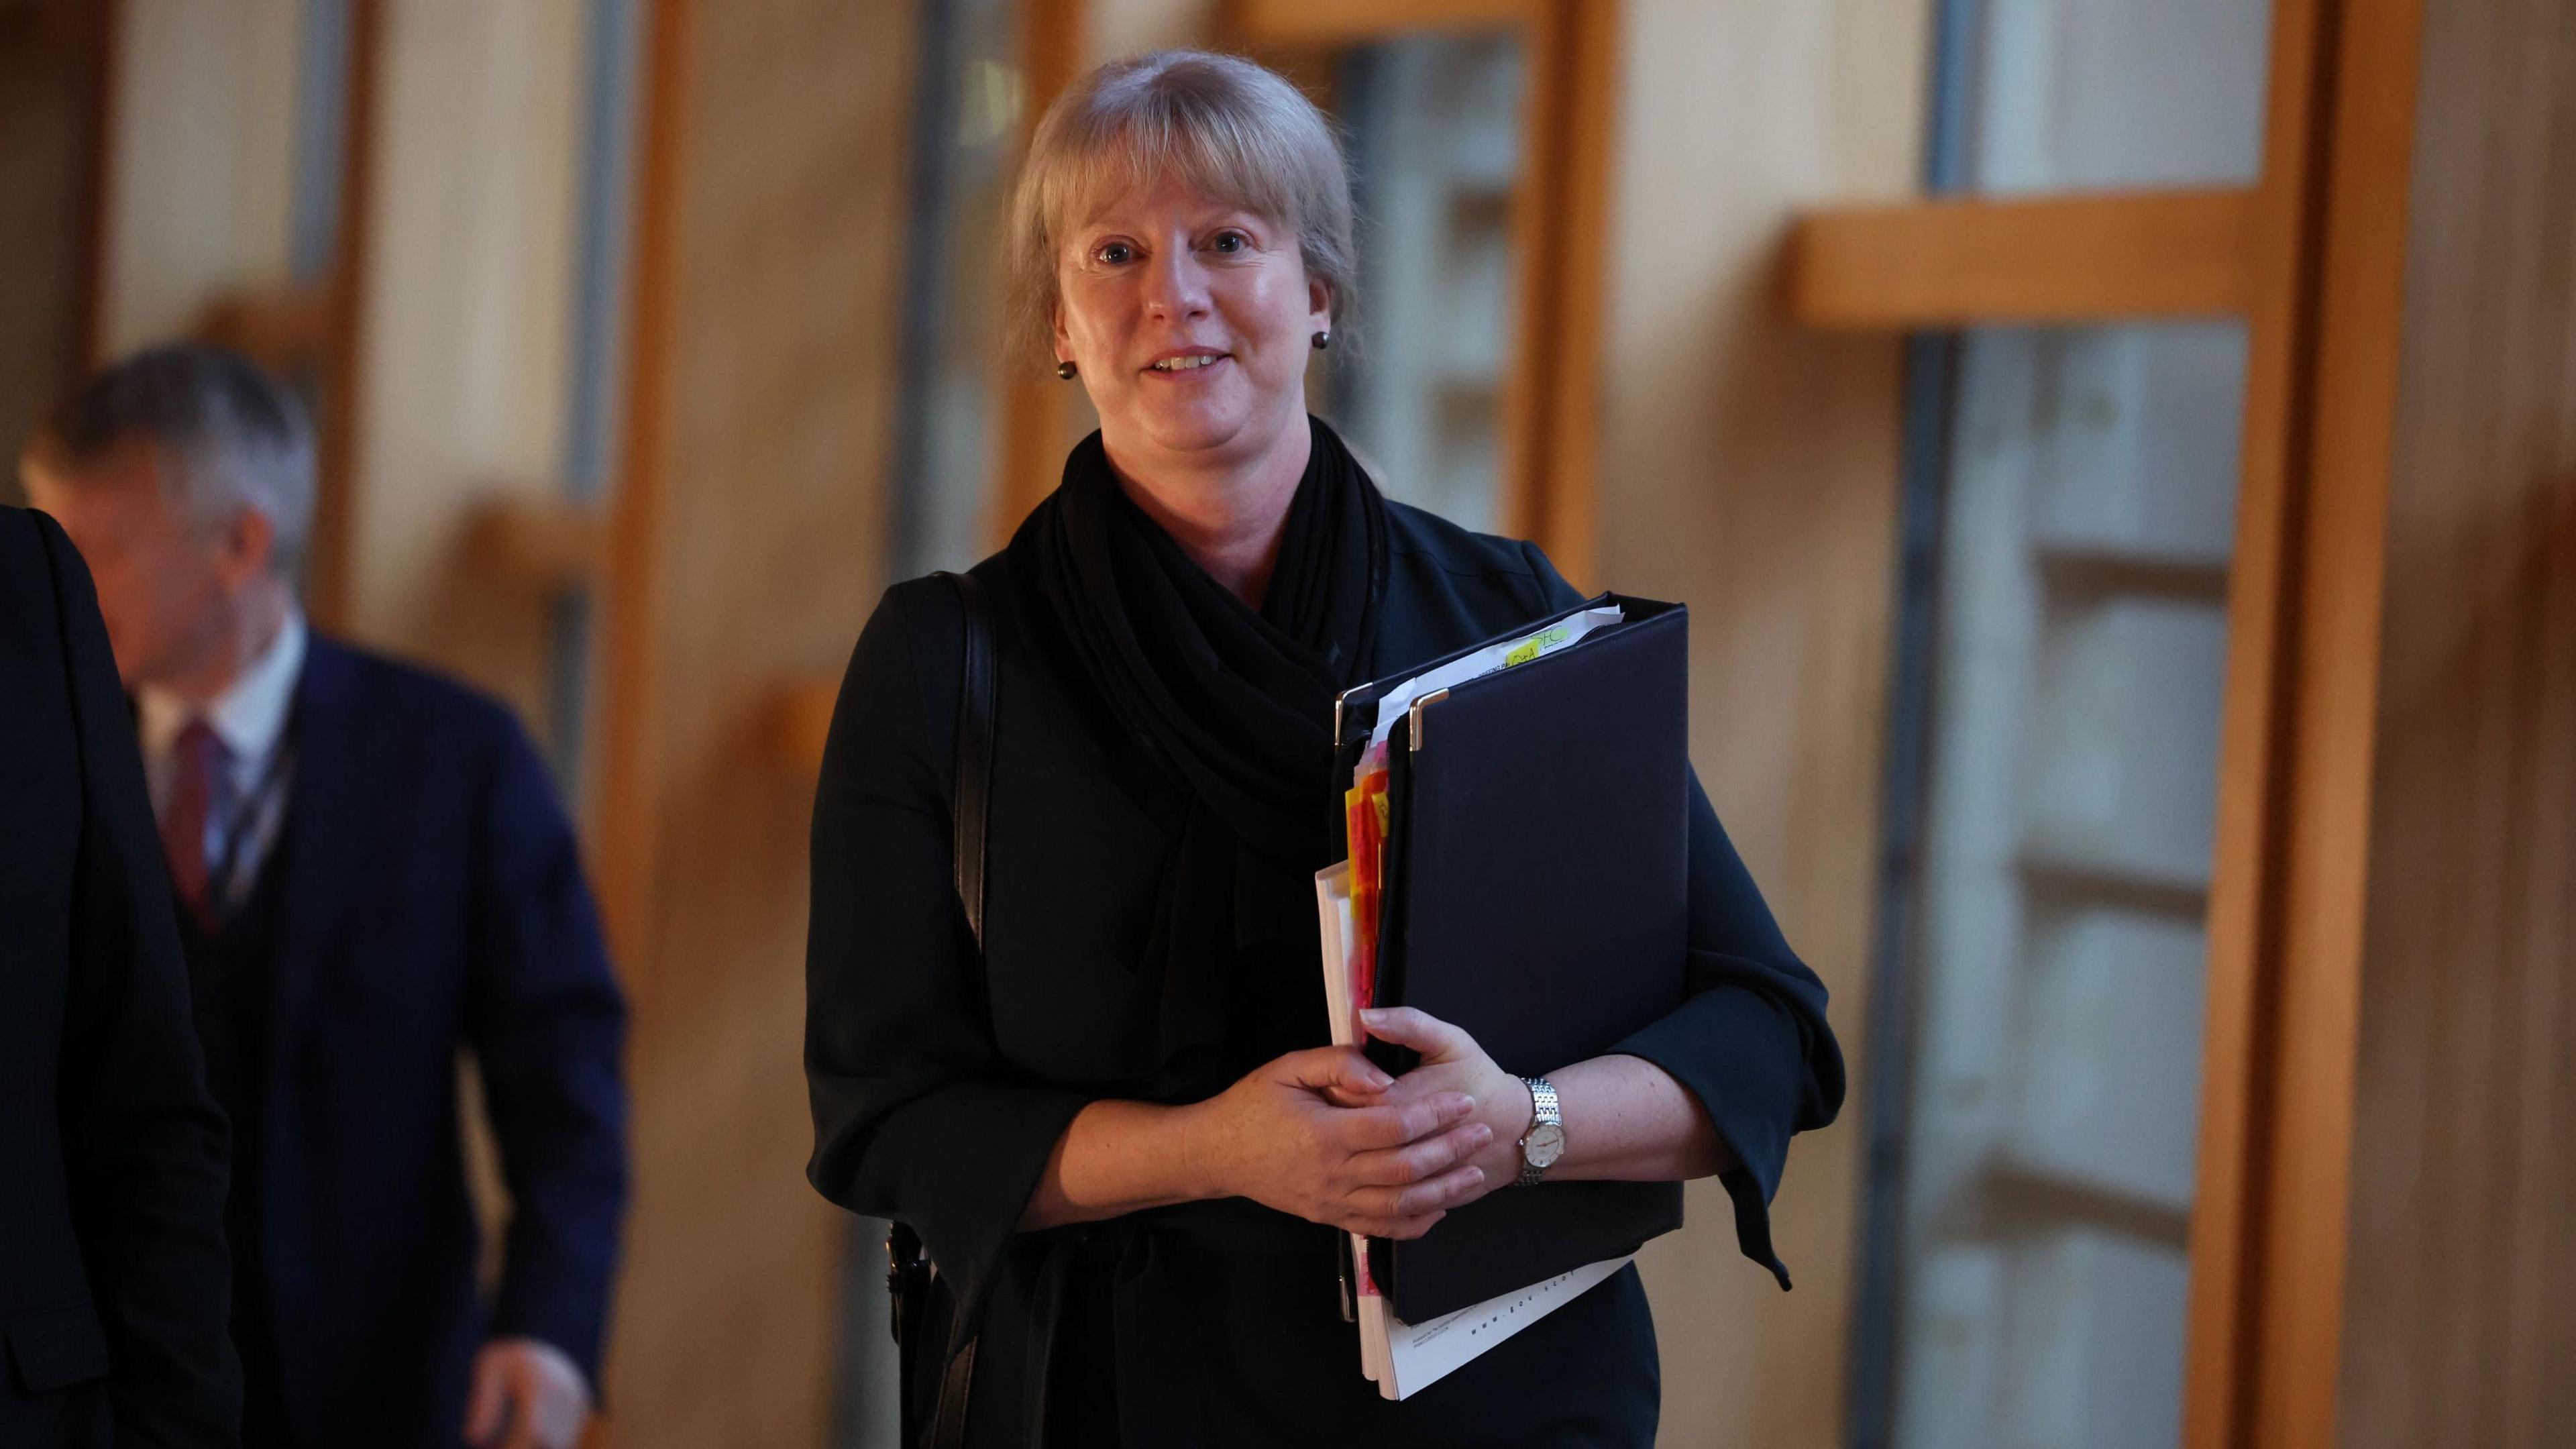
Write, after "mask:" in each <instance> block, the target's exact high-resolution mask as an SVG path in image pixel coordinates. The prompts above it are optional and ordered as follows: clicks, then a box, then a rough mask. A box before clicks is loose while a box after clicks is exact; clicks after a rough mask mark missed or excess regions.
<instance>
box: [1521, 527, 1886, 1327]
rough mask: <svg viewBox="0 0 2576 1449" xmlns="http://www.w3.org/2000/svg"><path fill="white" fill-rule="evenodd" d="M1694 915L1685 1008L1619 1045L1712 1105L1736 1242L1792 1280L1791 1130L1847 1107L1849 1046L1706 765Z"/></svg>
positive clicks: (1698, 817)
mask: <svg viewBox="0 0 2576 1449" xmlns="http://www.w3.org/2000/svg"><path fill="white" fill-rule="evenodd" d="M1526 550H1527V553H1528V555H1529V559H1530V563H1531V566H1532V568H1533V569H1534V570H1535V571H1536V572H1537V575H1538V577H1539V580H1540V582H1541V585H1542V587H1543V589H1544V591H1545V593H1546V598H1545V600H1544V601H1543V602H1544V606H1545V608H1546V609H1548V610H1551V611H1552V610H1555V609H1562V608H1571V607H1572V606H1574V605H1576V604H1579V603H1581V602H1583V596H1582V595H1580V594H1578V593H1576V592H1575V590H1574V587H1573V586H1572V585H1571V584H1568V583H1567V582H1566V581H1565V580H1564V578H1562V577H1561V576H1560V575H1558V573H1557V572H1556V569H1555V568H1554V566H1553V565H1551V564H1549V563H1548V561H1547V559H1546V557H1545V556H1544V555H1542V554H1541V553H1540V552H1539V550H1538V548H1537V546H1536V545H1534V544H1533V545H1527V546H1526ZM1689 915H1690V922H1689V938H1688V939H1689V945H1688V947H1687V950H1688V953H1689V955H1688V959H1687V960H1686V961H1685V962H1684V963H1683V968H1682V970H1683V991H1684V992H1685V998H1684V1000H1683V1002H1682V1004H1681V1006H1680V1007H1679V1008H1678V1009H1676V1010H1675V1011H1674V1012H1673V1013H1672V1014H1671V1015H1669V1016H1667V1017H1665V1018H1664V1019H1663V1020H1661V1021H1658V1022H1655V1023H1654V1024H1653V1025H1651V1026H1648V1027H1646V1028H1645V1029H1644V1030H1642V1031H1639V1032H1636V1033H1634V1034H1633V1035H1631V1036H1629V1037H1628V1038H1627V1039H1626V1040H1624V1041H1622V1042H1620V1043H1619V1044H1618V1045H1617V1046H1615V1047H1612V1048H1611V1051H1612V1052H1614V1053H1616V1054H1619V1055H1623V1056H1634V1057H1643V1058H1644V1059H1645V1060H1647V1061H1650V1062H1653V1063H1654V1064H1655V1065H1656V1066H1658V1067H1661V1068H1663V1069H1664V1071H1666V1072H1667V1073H1669V1074H1671V1076H1672V1078H1673V1080H1675V1081H1677V1082H1679V1083H1681V1084H1682V1086H1683V1087H1684V1088H1686V1089H1687V1090H1688V1091H1689V1092H1690V1093H1691V1095H1692V1096H1694V1097H1696V1098H1698V1099H1699V1102H1700V1105H1701V1106H1702V1107H1704V1108H1706V1109H1707V1111H1708V1116H1709V1121H1710V1122H1711V1123H1712V1124H1713V1125H1714V1126H1715V1127H1716V1129H1717V1135H1718V1137H1719V1139H1720V1140H1721V1141H1723V1142H1724V1143H1725V1144H1726V1146H1727V1149H1728V1150H1729V1151H1731V1152H1732V1153H1734V1155H1735V1158H1736V1161H1737V1163H1738V1165H1737V1166H1735V1167H1733V1168H1730V1169H1728V1170H1727V1171H1726V1172H1725V1173H1724V1174H1723V1175H1722V1176H1721V1177H1720V1179H1719V1180H1720V1181H1721V1182H1722V1183H1723V1184H1724V1185H1725V1187H1726V1192H1727V1196H1728V1197H1729V1198H1731V1199H1732V1200H1733V1201H1734V1204H1735V1234H1736V1243H1737V1245H1738V1246H1739V1247H1741V1248H1742V1249H1743V1251H1744V1255H1745V1256H1746V1257H1748V1258H1751V1259H1752V1260H1753V1261H1755V1262H1757V1263H1760V1264H1761V1265H1763V1266H1764V1267H1766V1268H1769V1269H1770V1270H1771V1272H1772V1275H1773V1276H1774V1277H1776V1278H1778V1279H1779V1281H1780V1286H1781V1287H1782V1288H1786V1287H1788V1286H1789V1270H1788V1269H1787V1268H1786V1267H1785V1266H1783V1265H1782V1263H1781V1262H1780V1257H1779V1254H1778V1253H1776V1252H1774V1251H1773V1249H1772V1246H1771V1198H1772V1195H1773V1194H1774V1193H1776V1192H1778V1191H1779V1188H1780V1173H1781V1170H1782V1169H1783V1168H1784V1167H1785V1166H1786V1165H1787V1163H1788V1159H1789V1138H1790V1136H1791V1135H1792V1134H1793V1133H1798V1132H1807V1131H1812V1130H1814V1129H1815V1128H1818V1127H1822V1126H1824V1125H1826V1124H1827V1123H1829V1122H1831V1121H1833V1120H1834V1115H1835V1113H1837V1112H1839V1111H1840V1110H1841V1109H1842V1101H1843V1058H1842V1048H1841V1047H1840V1046H1839V1045H1838V1044H1837V1043H1836V1042H1835V1040H1834V1032H1833V1028H1832V1027H1831V1026H1829V1025H1827V1024H1826V1022H1825V986H1824V983H1823V982H1822V981H1820V980H1818V979H1817V978H1816V973H1815V972H1813V971H1811V970H1809V969H1807V966H1806V964H1805V963H1804V962H1802V961H1800V960H1799V959H1798V957H1797V955H1796V953H1794V952H1792V951H1791V950H1790V949H1789V943H1788V941H1787V940H1786V939H1785V938H1783V937H1782V935H1781V934H1780V927H1779V924H1778V922H1776V921H1775V920H1773V919H1772V915H1771V908H1770V907H1769V906H1768V905H1766V904H1764V902H1763V899H1762V892H1761V889H1760V888H1759V887H1758V886H1756V885H1755V884H1754V883H1753V876H1752V873H1751V872H1750V871H1747V870H1746V869H1745V868H1744V862H1743V860H1742V859H1741V858H1740V857H1738V856H1737V855H1736V853H1735V846H1734V845H1733V843H1732V842H1730V841H1729V840H1728V839H1727V838H1726V830H1725V828H1724V827H1723V826H1721V825H1719V824H1718V820H1717V811H1716V809H1715V808H1714V807H1713V806H1711V805H1710V804H1709V800H1708V794H1707V792H1706V791H1704V790H1702V789H1701V788H1700V783H1699V772H1698V771H1696V770H1694V771H1692V772H1691V779H1690V905H1689Z"/></svg>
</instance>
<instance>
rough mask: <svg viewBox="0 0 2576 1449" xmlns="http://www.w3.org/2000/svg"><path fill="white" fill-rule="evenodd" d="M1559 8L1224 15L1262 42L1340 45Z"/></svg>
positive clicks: (1372, 5) (1294, 5)
mask: <svg viewBox="0 0 2576 1449" xmlns="http://www.w3.org/2000/svg"><path fill="white" fill-rule="evenodd" d="M1592 3H1595V0H1579V4H1582V5H1590V4H1592ZM1557 8H1560V7H1559V5H1558V4H1557V3H1556V0H1241V3H1239V4H1235V5H1231V6H1227V7H1224V10H1225V15H1224V20H1225V24H1226V26H1227V28H1228V29H1229V30H1230V31H1231V32H1232V33H1234V34H1237V35H1243V36H1248V37H1251V38H1252V39H1255V40H1257V41H1259V42H1260V43H1261V44H1263V45H1279V46H1334V47H1338V46H1345V45H1366V44H1369V43H1370V42H1372V41H1380V40H1393V39H1395V38H1397V37H1399V36H1405V35H1421V34H1425V33H1428V32H1433V31H1443V30H1496V29H1501V28H1504V27H1509V26H1519V25H1526V24H1533V23H1536V22H1537V21H1539V20H1541V19H1543V18H1545V17H1546V14H1547V12H1548V11H1550V10H1553V9H1557ZM1604 8H1608V7H1607V5H1606V4H1605V6H1604Z"/></svg>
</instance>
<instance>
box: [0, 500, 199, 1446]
mask: <svg viewBox="0 0 2576 1449" xmlns="http://www.w3.org/2000/svg"><path fill="white" fill-rule="evenodd" d="M224 1154H225V1127H224V1118H223V1114H222V1113H221V1112H220V1111H218V1110H216V1107H215V1103H214V1099H213V1098H212V1097H211V1096H209V1095H208V1094H207V1091H206V1085H205V1074H204V1068H203V1065H202V1063H201V1061H200V1059H199V1053H198V1050H197V1040H196V1035H195V1033H194V1032H193V1031H192V1030H191V1029H190V1025H189V1001H188V983H187V976H186V972H185V968H184V967H183V966H182V965H181V962H180V955H179V940H178V935H177V931H176V927H175V920H174V918H173V916H172V915H171V907H170V888H169V883H168V880H167V878H166V877H165V876H164V875H163V871H162V865H161V847H160V843H159V840H158V837H157V836H156V835H155V833H154V831H153V827H152V807H151V805H150V803H149V802H148V800H147V799H146V797H145V795H144V788H143V769H142V764H141V761H140V760H139V758H138V757H137V756H136V754H135V749H134V725H133V721H132V719H131V718H130V717H129V716H128V715H127V713H126V708H125V699H124V696H123V695H121V694H120V693H119V692H118V690H117V681H116V660H115V657H114V656H113V655H111V654H110V653H109V652H108V643H107V630H106V627H105V626H104V625H102V624H101V623H100V622H99V614H98V599H97V596H96V595H95V594H94V593H93V592H92V590H91V588H90V581H89V571H88V570H87V569H86V568H84V567H82V565H81V561H80V556H79V555H78V554H77V553H75V552H74V551H73V550H72V546H71V542H70V540H68V539H66V538H65V537H64V536H63V532H62V530H61V529H60V528H58V527H57V526H55V524H54V521H53V520H52V519H50V518H47V517H45V516H44V515H42V514H38V513H29V512H26V511H24V510H21V509H16V508H0V1339H5V1340H6V1344H5V1349H0V1355H5V1359H6V1362H5V1364H0V1444H6V1445H10V1446H13V1449H15V1446H20V1445H25V1446H30V1449H35V1446H51V1445H61V1446H71V1445H93V1444H108V1443H116V1444H124V1445H187V1446H191V1449H195V1446H203V1445H229V1444H232V1443H234V1442H235V1434H236V1427H237V1424H238V1421H239V1418H240V1414H241V1383H240V1377H239V1370H238V1369H237V1368H236V1366H235V1363H234V1359H233V1350H232V1343H231V1340H230V1339H229V1338H228V1337H226V1332H225V1330H226V1319H227V1316H228V1312H229V1307H230V1302H231V1298H230V1285H231V1281H232V1280H231V1264H230V1261H229V1259H228V1258H227V1257H226V1255H225V1250H224V1236H223V1222H224V1187H225V1161H224Z"/></svg>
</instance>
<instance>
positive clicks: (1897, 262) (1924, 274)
mask: <svg viewBox="0 0 2576 1449" xmlns="http://www.w3.org/2000/svg"><path fill="white" fill-rule="evenodd" d="M2255 218H2256V205H2255V193H2254V192H2253V190H2251V189H2250V188H2228V189H2220V190H2207V191H2165V192H2135V193H2119V194H2107V195H2099V196H2068V197H2049V198H2045V199H2033V200H2025V201H1994V200H1973V201H1919V202H1913V203H1909V204H1905V205H1898V206H1867V207H1845V208H1837V209H1833V210H1827V211H1819V212H1813V213H1810V214H1809V215H1807V216H1806V217H1804V218H1802V219H1800V220H1799V221H1798V223H1797V224H1796V226H1795V227H1794V228H1792V230H1791V231H1790V233H1789V238H1788V256H1787V264H1788V276H1789V297H1788V304H1789V311H1790V315H1791V316H1793V317H1794V318H1796V319H1797V320H1798V321H1799V322H1800V323H1802V324H1804V325H1807V326H1810V327H1831V328H1847V329H1877V330H1889V331H1893V330H1912V329H1918V328H1947V327H1963V326H1973V325H1977V324H1980V323H2009V322H2025V323H2049V324H2064V323H2073V322H2108V321H2117V320H2123V319H2128V318H2143V317H2195V316H2198V317H2215V316H2232V315H2238V314H2241V313H2243V312H2244V311H2245V310H2246V308H2247V306H2248V304H2249V302H2250V300H2251V298H2252V295H2253V278H2254V273H2255V254H2254V237H2255Z"/></svg>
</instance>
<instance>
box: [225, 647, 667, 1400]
mask: <svg viewBox="0 0 2576 1449" xmlns="http://www.w3.org/2000/svg"><path fill="white" fill-rule="evenodd" d="M288 728H289V730H290V731H291V732H292V733H291V735H290V737H289V738H290V740H291V743H292V747H293V749H294V751H295V765H294V771H295V773H294V777H293V783H292V788H291V793H290V794H289V796H288V799H287V806H286V821H285V827H284V829H283V831H282V832H281V833H280V835H279V838H278V843H277V847H276V849H275V851H274V853H273V854H272V855H271V857H270V859H269V860H268V861H267V862H266V863H264V864H263V865H262V866H261V867H260V870H261V871H262V873H263V875H265V874H266V873H267V872H272V871H282V872H284V874H283V876H282V878H281V879H280V880H279V881H278V884H279V886H280V887H281V888H282V894H281V896H280V910H281V911H282V916H283V918H282V920H281V921H280V923H279V928H278V929H279V937H278V950H277V956H276V958H275V961H274V983H275V1001H274V1011H273V1014H272V1016H271V1018H270V1020H271V1022H272V1026H271V1032H270V1045H269V1049H268V1052H267V1061H268V1069H267V1081H266V1086H265V1091H264V1098H263V1107H262V1114H261V1115H262V1123H261V1130H260V1135H261V1139H262V1143H263V1146H262V1149H261V1151H260V1154H259V1157H260V1161H259V1162H258V1163H257V1164H256V1165H255V1166H256V1170H257V1171H258V1172H259V1173H260V1177H259V1179H258V1184H257V1186H258V1201H259V1203H260V1206H261V1212H262V1217H261V1221H260V1227H261V1231H262V1233H263V1236H262V1238H261V1241H260V1242H259V1243H258V1244H257V1245H256V1247H257V1252H256V1254H255V1255H254V1256H255V1257H256V1259H257V1260H258V1261H260V1262H261V1263H263V1264H264V1265H265V1269H266V1276H267V1284H266V1286H267V1300H268V1314H269V1317H270V1320H271V1322H272V1325H273V1328H274V1335H275V1339H276V1362H277V1372H278V1380H279V1388H280V1390H281V1393H282V1396H283V1400H284V1406H285V1409H286V1411H287V1417H288V1420H289V1422H290V1423H291V1424H292V1426H293V1428H294V1430H295V1437H296V1439H297V1441H298V1443H299V1444H301V1445H305V1446H316V1449H322V1446H336V1445H342V1444H367V1445H412V1444H421V1445H428V1444H439V1445H447V1446H453V1445H455V1444H456V1443H457V1442H458V1439H459V1426H460V1425H461V1424H462V1422H463V1418H464V1412H465V1409H464V1403H465V1387H466V1378H467V1373H468V1369H469V1367H470V1364H471V1360H472V1357H473V1353H474V1350H475V1349H476V1347H477V1346H479V1345H480V1344H481V1343H482V1342H483V1341H484V1340H485V1339H486V1338H489V1337H494V1336H505V1335H507V1336H516V1335H526V1336H530V1337H535V1338H539V1339H543V1340H545V1341H546V1342H548V1343H550V1344H553V1345H554V1346H555V1347H557V1348H559V1349H561V1350H563V1352H564V1353H566V1354H567V1355H569V1356H570V1357H571V1358H572V1359H573V1361H574V1362H575V1363H577V1364H579V1365H580V1366H581V1368H582V1371H583V1372H584V1373H585V1374H586V1375H588V1376H589V1377H590V1380H591V1382H592V1383H593V1384H594V1385H596V1384H597V1382H598V1371H599V1354H600V1340H601V1335H602V1332H603V1329H604V1326H605V1322H606V1319H607V1315H608V1296H609V1279H610V1276H611V1272H612V1269H613V1267H614V1265H615V1262H616V1257H617V1241H618V1231H619V1224H620V1219H621V1217H622V1216H623V1212H624V1208H625V1202H626V1187H627V1168H626V1146H625V1130H626V1126H625V1121H626V1101H625V1094H624V1091H623V1088H622V1087H621V1085H620V1075H619V1054H620V1049H621V1044H622V1040H623V1037H624V1032H625V1005H624V1002H623V1000H622V999H621V997H620V996H619V993H618V989H617V986H616V984H615V982H614V981H613V980H612V979H611V977H610V974H609V967H608V958H607V954H606V952H605V951H604V950H603V949H602V946H601V942H600V933H599V922H598V918H597V915H596V913H595V911H594V910H593V908H592V904H591V897H590V892H589V888H588V886H587V885H586V884H585V882H584V880H583V878H582V873H581V862H580V859H579V855H578V852H577V851H576V849H575V846H574V841H573V833H572V830H571V827H570V826H569V825H568V824H567V822H566V820H565V818H564V813H563V810H562V808H561V807H560V805H559V804H558V803H557V801H556V797H555V790H554V785H553V782H552V781H551V780H550V779H549V778H548V777H547V774H546V770H545V767H544V766H543V765H542V764H541V763H539V761H538V759H537V756H536V753H535V751H534V750H533V749H531V748H530V747H529V744H528V740H527V737H526V736H525V734H523V733H522V732H521V730H520V729H519V727H518V725H517V723H516V722H515V721H514V720H513V719H512V718H511V716H510V714H509V713H508V711H506V710H505V709H503V708H502V707H501V706H500V705H498V704H496V703H494V702H492V701H490V700H488V699H485V698H483V697H481V696H479V695H476V694H474V693H472V692H471V691H469V690H466V689H464V688H463V687H461V686H459V685H456V684H454V683H451V682H449V681H447V680H444V679H441V678H439V677H437V676H435V675H431V674H428V673H425V672H423V671H420V670H417V669H412V668H409V667H406V666H404V665H400V664H396V663H393V662H391V661H389V660H385V659H381V658H377V657H375V656H373V655H369V654H365V653H362V652H360V651H358V650H355V649H352V648H349V647H348V646H346V645H343V644H339V643H335V642H333V641H331V640H329V639H327V638H324V637H322V636H321V635H319V634H314V635H312V636H310V644H309V647H308V648H307V651H306V654H305V662H304V672H303V675H302V678H301V679H300V680H299V681H298V683H297V685H296V692H295V707H294V710H293V712H292V714H291V716H290V723H289V725H288ZM460 1051H462V1052H467V1053H470V1054H471V1056H472V1057H473V1058H474V1060H475V1062H476V1064H477V1066H478V1068H479V1075H480V1077H481V1080H482V1086H483V1097H484V1101H485V1104H486V1109H487V1111H488V1113H489V1118H490V1122H491V1125H492V1129H493V1136H494V1138H495V1139H496V1140H497V1142H498V1144H499V1147H500V1154H501V1160H502V1172H503V1176H504V1178H505V1180H506V1182H507V1185H508V1188H509V1196H510V1203H511V1213H510V1219H509V1230H508V1237H507V1240H506V1242H505V1245H504V1246H505V1252H504V1257H503V1268H502V1274H501V1282H500V1287H499V1291H498V1293H497V1295H495V1296H494V1297H493V1299H492V1300H491V1301H490V1302H489V1303H488V1304H487V1303H485V1302H483V1301H482V1298H481V1295H480V1294H479V1293H478V1292H477V1285H476V1282H475V1261H476V1230H475V1221H474V1215H473V1211H472V1206H471V1203H470V1201H469V1198H468V1195H467V1187H466V1177H465V1167H464V1159H463V1154H462V1151H461V1146H460V1138H459V1118H458V1102H457V1071H456V1067H457V1059H458V1056H459V1053H460ZM250 1167H251V1165H248V1164H246V1165H245V1170H250Z"/></svg>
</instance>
